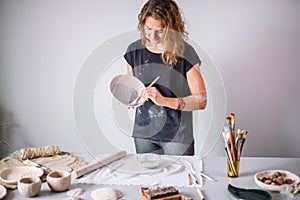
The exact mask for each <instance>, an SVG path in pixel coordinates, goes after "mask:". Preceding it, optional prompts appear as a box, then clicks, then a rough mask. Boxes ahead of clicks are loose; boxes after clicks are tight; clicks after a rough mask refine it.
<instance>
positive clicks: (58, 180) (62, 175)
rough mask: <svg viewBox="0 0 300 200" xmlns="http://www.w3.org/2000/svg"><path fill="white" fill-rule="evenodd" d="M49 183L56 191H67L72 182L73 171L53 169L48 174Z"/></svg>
mask: <svg viewBox="0 0 300 200" xmlns="http://www.w3.org/2000/svg"><path fill="white" fill-rule="evenodd" d="M46 179H47V183H48V186H49V187H50V189H51V190H52V191H54V192H63V191H66V190H67V189H68V188H69V187H70V184H71V173H70V172H67V171H52V172H50V173H49V174H48V175H47V178H46Z"/></svg>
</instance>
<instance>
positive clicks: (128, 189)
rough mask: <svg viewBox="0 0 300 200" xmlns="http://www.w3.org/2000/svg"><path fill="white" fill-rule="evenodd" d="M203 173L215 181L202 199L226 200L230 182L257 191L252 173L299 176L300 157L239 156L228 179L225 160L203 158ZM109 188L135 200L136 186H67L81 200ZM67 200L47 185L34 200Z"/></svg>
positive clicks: (11, 193)
mask: <svg viewBox="0 0 300 200" xmlns="http://www.w3.org/2000/svg"><path fill="white" fill-rule="evenodd" d="M203 162H204V166H203V169H204V170H203V172H204V173H206V174H208V175H210V176H212V177H213V178H215V179H217V180H218V181H217V182H211V181H209V180H207V179H203V180H204V184H203V187H201V190H202V191H203V193H204V196H205V199H206V200H219V199H222V200H226V199H231V198H230V197H229V195H228V193H227V185H228V183H231V184H233V185H235V186H237V187H244V188H258V186H257V185H256V184H255V182H254V174H255V173H257V172H260V171H264V170H268V169H282V170H283V169H284V170H288V171H290V172H292V173H294V174H297V175H300V158H270V157H243V158H242V159H241V162H240V174H239V177H238V178H228V177H227V171H226V169H227V168H226V167H227V166H226V158H225V157H206V158H204V159H203ZM102 187H113V188H116V189H118V190H120V191H121V192H122V193H123V195H124V196H123V198H122V200H139V196H140V186H121V185H118V183H116V185H110V186H107V185H102V184H97V185H92V184H71V186H70V189H73V188H84V189H85V192H84V194H83V195H81V197H82V199H92V198H91V192H92V191H93V190H95V189H97V188H102ZM177 189H178V190H179V191H180V192H181V193H183V194H185V195H188V196H190V197H192V198H193V199H194V200H198V199H199V196H198V195H197V192H196V187H192V188H191V187H178V188H177ZM272 195H273V198H272V200H279V199H286V198H285V196H284V195H281V194H280V193H278V192H272ZM66 197H67V194H66V192H62V193H54V192H51V191H50V189H49V187H48V185H47V183H45V182H44V183H43V184H42V189H41V191H40V193H39V195H38V196H37V197H34V199H61V200H63V199H64V198H66ZM10 199H28V198H25V197H23V196H21V195H20V194H19V192H18V190H8V191H7V195H6V197H4V200H10Z"/></svg>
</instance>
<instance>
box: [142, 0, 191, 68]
mask: <svg viewBox="0 0 300 200" xmlns="http://www.w3.org/2000/svg"><path fill="white" fill-rule="evenodd" d="M147 17H152V18H154V19H156V20H159V21H161V23H162V25H163V27H164V30H165V32H164V37H163V40H162V44H163V46H164V48H165V50H164V52H163V53H162V60H163V62H164V64H166V65H169V66H172V65H174V64H176V63H177V60H178V58H180V57H183V52H184V47H185V41H186V39H187V35H188V32H187V31H186V30H185V23H184V21H183V17H182V14H181V12H180V9H179V7H178V5H177V4H176V2H175V1H174V0H148V1H147V2H146V3H145V4H144V6H143V8H142V10H141V12H140V13H139V15H138V20H139V23H138V29H139V30H140V33H141V41H142V43H143V44H144V45H145V44H146V36H145V35H146V34H145V30H144V26H145V21H146V18H147Z"/></svg>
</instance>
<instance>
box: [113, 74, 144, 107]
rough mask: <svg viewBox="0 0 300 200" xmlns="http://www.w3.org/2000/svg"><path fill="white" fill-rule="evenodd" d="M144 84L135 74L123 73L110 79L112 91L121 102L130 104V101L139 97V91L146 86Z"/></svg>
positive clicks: (126, 104)
mask: <svg viewBox="0 0 300 200" xmlns="http://www.w3.org/2000/svg"><path fill="white" fill-rule="evenodd" d="M144 87H145V86H144V84H143V83H142V82H141V81H140V80H139V79H137V78H136V77H134V76H131V75H128V74H121V75H117V76H115V77H114V78H113V79H112V80H111V81H110V87H109V88H110V93H111V95H112V96H113V97H114V98H115V99H116V100H117V101H118V102H119V103H121V104H123V105H125V106H129V103H130V102H131V101H133V100H134V99H136V98H137V97H138V92H139V90H141V89H142V88H144Z"/></svg>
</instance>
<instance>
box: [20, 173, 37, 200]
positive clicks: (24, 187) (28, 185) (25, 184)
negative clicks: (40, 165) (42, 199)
mask: <svg viewBox="0 0 300 200" xmlns="http://www.w3.org/2000/svg"><path fill="white" fill-rule="evenodd" d="M41 186H42V182H41V179H40V178H39V177H36V176H34V177H24V178H21V179H20V180H19V181H18V191H19V192H20V193H21V194H22V195H23V196H25V197H33V196H36V195H38V193H39V192H40V190H41Z"/></svg>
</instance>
